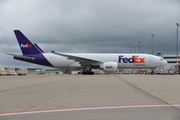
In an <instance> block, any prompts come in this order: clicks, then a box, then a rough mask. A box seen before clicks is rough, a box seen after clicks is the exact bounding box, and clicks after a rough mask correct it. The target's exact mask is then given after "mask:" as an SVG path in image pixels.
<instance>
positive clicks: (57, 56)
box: [7, 30, 167, 75]
mask: <svg viewBox="0 0 180 120" xmlns="http://www.w3.org/2000/svg"><path fill="white" fill-rule="evenodd" d="M14 33H15V36H16V38H17V41H18V43H19V47H20V49H21V51H22V55H16V54H11V53H7V54H8V55H11V56H13V57H14V59H16V60H20V61H25V62H29V63H34V64H38V65H43V66H48V67H54V68H61V69H83V71H82V74H83V75H89V74H91V75H92V74H94V72H93V71H92V69H101V70H103V71H104V72H116V71H117V69H118V68H119V69H123V68H126V69H128V68H130V69H155V68H158V67H163V66H164V65H166V64H167V61H166V60H164V59H163V58H161V57H159V56H155V55H151V54H137V53H133V54H124V53H115V54H113V53H61V52H55V51H51V52H49V53H45V52H44V51H43V50H42V49H41V48H40V47H39V46H38V45H37V44H33V43H32V42H31V41H30V40H29V39H28V38H27V37H26V36H25V35H24V34H23V33H22V32H21V31H20V30H14Z"/></svg>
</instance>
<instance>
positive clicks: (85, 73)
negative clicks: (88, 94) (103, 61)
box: [82, 65, 94, 75]
mask: <svg viewBox="0 0 180 120" xmlns="http://www.w3.org/2000/svg"><path fill="white" fill-rule="evenodd" d="M91 70H92V66H91V65H88V66H86V68H84V70H83V71H82V74H83V75H94V72H92V71H91Z"/></svg>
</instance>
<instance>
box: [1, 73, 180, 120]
mask: <svg viewBox="0 0 180 120" xmlns="http://www.w3.org/2000/svg"><path fill="white" fill-rule="evenodd" d="M179 91H180V76H179V75H55V74H52V73H51V74H45V75H36V74H28V75H27V76H0V120H57V119H60V120H180V93H179Z"/></svg>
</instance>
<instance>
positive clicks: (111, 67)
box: [106, 66, 114, 69]
mask: <svg viewBox="0 0 180 120" xmlns="http://www.w3.org/2000/svg"><path fill="white" fill-rule="evenodd" d="M106 68H110V69H114V66H106Z"/></svg>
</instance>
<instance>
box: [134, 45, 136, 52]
mask: <svg viewBox="0 0 180 120" xmlns="http://www.w3.org/2000/svg"><path fill="white" fill-rule="evenodd" d="M134 53H136V45H134Z"/></svg>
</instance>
